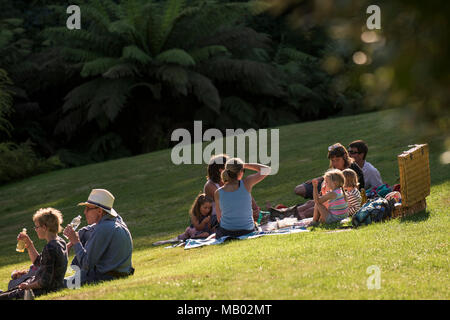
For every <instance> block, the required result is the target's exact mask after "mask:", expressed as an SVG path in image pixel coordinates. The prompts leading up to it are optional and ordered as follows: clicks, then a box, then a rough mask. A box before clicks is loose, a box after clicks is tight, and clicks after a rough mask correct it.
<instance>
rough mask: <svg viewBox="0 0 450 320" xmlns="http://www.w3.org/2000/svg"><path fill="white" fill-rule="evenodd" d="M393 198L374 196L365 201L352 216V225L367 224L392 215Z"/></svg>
mask: <svg viewBox="0 0 450 320" xmlns="http://www.w3.org/2000/svg"><path fill="white" fill-rule="evenodd" d="M394 203H395V200H393V199H392V200H386V199H385V198H381V197H379V198H376V199H374V200H371V201H368V202H366V203H365V204H364V205H363V206H362V207H361V209H359V210H358V211H357V212H356V213H355V214H354V215H353V217H352V225H353V226H354V227H356V228H357V227H359V226H361V225H368V224H371V223H372V222H380V221H382V220H384V219H386V218H390V217H391V216H392V211H393V210H394Z"/></svg>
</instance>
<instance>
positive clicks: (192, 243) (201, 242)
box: [171, 226, 309, 250]
mask: <svg viewBox="0 0 450 320" xmlns="http://www.w3.org/2000/svg"><path fill="white" fill-rule="evenodd" d="M299 232H309V230H307V229H306V227H303V226H291V227H289V228H283V229H278V230H273V231H254V232H251V233H249V234H246V235H243V236H240V237H230V236H224V237H221V238H219V239H216V238H214V237H212V236H210V237H208V238H206V239H188V240H187V241H186V243H185V246H184V249H185V250H188V249H193V248H198V247H202V246H209V245H214V244H221V243H224V242H225V241H227V240H231V239H239V240H245V239H253V238H259V237H262V236H273V235H280V234H292V233H299ZM171 247H174V246H171Z"/></svg>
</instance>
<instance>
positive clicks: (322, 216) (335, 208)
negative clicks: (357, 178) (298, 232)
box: [311, 169, 348, 226]
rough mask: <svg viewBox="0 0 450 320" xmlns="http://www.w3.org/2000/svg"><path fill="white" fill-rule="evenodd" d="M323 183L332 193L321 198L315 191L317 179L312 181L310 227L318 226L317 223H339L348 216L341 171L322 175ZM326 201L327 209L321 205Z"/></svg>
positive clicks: (336, 170)
mask: <svg viewBox="0 0 450 320" xmlns="http://www.w3.org/2000/svg"><path fill="white" fill-rule="evenodd" d="M324 181H326V183H327V186H328V188H329V189H331V190H332V191H331V192H328V193H327V194H326V195H324V196H321V197H320V196H319V192H318V190H317V186H318V184H319V181H318V180H317V179H314V180H313V181H312V185H313V196H314V216H313V222H312V223H311V225H312V226H316V225H318V224H319V221H320V222H324V223H333V222H339V221H341V220H342V219H345V218H347V216H348V213H347V212H348V203H347V196H346V194H345V191H344V183H345V177H344V174H343V173H342V171H341V170H339V169H331V170H328V171H327V172H326V173H325V175H324ZM326 201H328V208H327V207H325V206H324V205H323V203H324V202H326Z"/></svg>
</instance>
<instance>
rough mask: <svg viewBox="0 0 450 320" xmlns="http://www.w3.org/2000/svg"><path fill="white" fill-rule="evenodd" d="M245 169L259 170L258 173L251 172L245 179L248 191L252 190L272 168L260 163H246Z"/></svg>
mask: <svg viewBox="0 0 450 320" xmlns="http://www.w3.org/2000/svg"><path fill="white" fill-rule="evenodd" d="M244 169H249V170H254V171H257V172H256V173H254V174H251V175H249V176H247V177H245V178H244V179H243V182H244V185H245V187H246V188H247V191H248V192H251V191H252V188H253V186H254V185H255V184H257V183H259V182H261V181H262V180H263V179H265V178H266V177H267V176H268V175H269V174H270V171H271V168H270V167H269V166H266V165H264V164H259V163H244Z"/></svg>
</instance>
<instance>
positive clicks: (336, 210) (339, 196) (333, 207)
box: [328, 188, 348, 216]
mask: <svg viewBox="0 0 450 320" xmlns="http://www.w3.org/2000/svg"><path fill="white" fill-rule="evenodd" d="M333 192H334V193H336V199H334V200H329V201H328V211H330V213H331V214H334V215H337V216H340V215H343V214H347V211H348V204H347V201H345V197H344V193H343V192H342V189H341V188H338V189H335V190H333Z"/></svg>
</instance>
